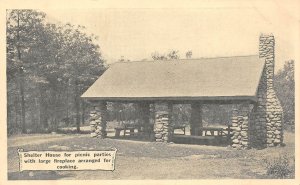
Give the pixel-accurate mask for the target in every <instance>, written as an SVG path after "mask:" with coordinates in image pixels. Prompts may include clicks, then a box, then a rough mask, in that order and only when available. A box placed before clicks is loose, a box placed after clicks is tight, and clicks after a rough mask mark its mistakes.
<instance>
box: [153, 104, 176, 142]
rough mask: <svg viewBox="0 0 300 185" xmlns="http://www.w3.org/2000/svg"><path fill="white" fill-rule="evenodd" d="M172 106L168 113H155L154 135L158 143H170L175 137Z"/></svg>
mask: <svg viewBox="0 0 300 185" xmlns="http://www.w3.org/2000/svg"><path fill="white" fill-rule="evenodd" d="M170 109H171V106H169V107H168V111H157V112H155V121H154V133H155V135H154V136H155V141H156V142H170V141H172V136H173V125H172V121H171V115H172V110H170Z"/></svg>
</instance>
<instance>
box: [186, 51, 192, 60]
mask: <svg viewBox="0 0 300 185" xmlns="http://www.w3.org/2000/svg"><path fill="white" fill-rule="evenodd" d="M192 55H193V52H192V50H189V51H187V52H186V53H185V57H186V58H187V59H189V58H192Z"/></svg>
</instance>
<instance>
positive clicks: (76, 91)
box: [75, 79, 80, 133]
mask: <svg viewBox="0 0 300 185" xmlns="http://www.w3.org/2000/svg"><path fill="white" fill-rule="evenodd" d="M79 108H80V105H79V98H78V81H77V79H76V80H75V112H76V130H77V132H78V133H79V132H80V114H79Z"/></svg>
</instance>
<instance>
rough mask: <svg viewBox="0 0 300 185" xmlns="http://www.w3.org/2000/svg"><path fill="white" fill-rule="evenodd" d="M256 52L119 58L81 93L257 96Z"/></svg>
mask: <svg viewBox="0 0 300 185" xmlns="http://www.w3.org/2000/svg"><path fill="white" fill-rule="evenodd" d="M263 68H264V61H263V60H261V59H259V57H258V56H238V57H220V58H201V59H189V60H188V59H187V60H176V61H148V62H119V63H115V64H112V65H111V66H110V67H109V69H108V70H107V71H106V72H105V73H104V74H103V75H102V76H100V77H99V79H98V80H97V81H96V82H95V83H94V84H93V85H92V86H91V87H90V88H89V89H88V90H87V91H86V92H85V93H84V94H83V95H82V96H81V97H83V98H87V99H93V100H107V101H114V100H125V101H126V100H134V101H135V100H254V101H255V100H256V92H257V88H258V84H259V80H260V77H261V75H262V71H263Z"/></svg>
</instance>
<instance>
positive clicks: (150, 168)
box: [8, 133, 295, 180]
mask: <svg viewBox="0 0 300 185" xmlns="http://www.w3.org/2000/svg"><path fill="white" fill-rule="evenodd" d="M285 143H286V146H285V147H275V148H267V149H263V150H256V149H250V150H233V149H231V148H227V147H217V146H204V145H184V144H167V143H155V142H148V141H136V140H125V139H110V138H107V139H104V140H101V139H97V138H90V137H89V135H79V134H78V135H70V134H69V135H67V134H54V135H51V134H47V135H30V136H20V137H10V138H9V139H8V146H9V148H8V178H9V179H11V180H17V179H216V178H217V179H220V178H221V179H223V178H236V179H257V178H258V179H261V178H275V177H274V176H271V175H269V174H268V173H267V171H268V169H267V167H266V166H265V165H264V164H265V163H264V161H266V159H276V158H278V156H280V155H282V156H283V155H286V156H288V160H289V161H293V159H294V152H295V151H294V134H292V133H285ZM55 145H57V146H61V147H64V148H67V149H68V150H107V149H110V148H113V147H115V148H117V149H118V152H117V158H116V167H115V171H114V172H110V171H60V172H59V171H40V172H21V173H20V172H18V156H17V149H18V148H20V147H21V148H23V149H24V150H25V151H26V150H53V149H51V148H53V146H55ZM56 150H60V149H59V148H56ZM291 165H292V164H291ZM293 177H294V176H293V175H292V176H288V177H286V178H293Z"/></svg>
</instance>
